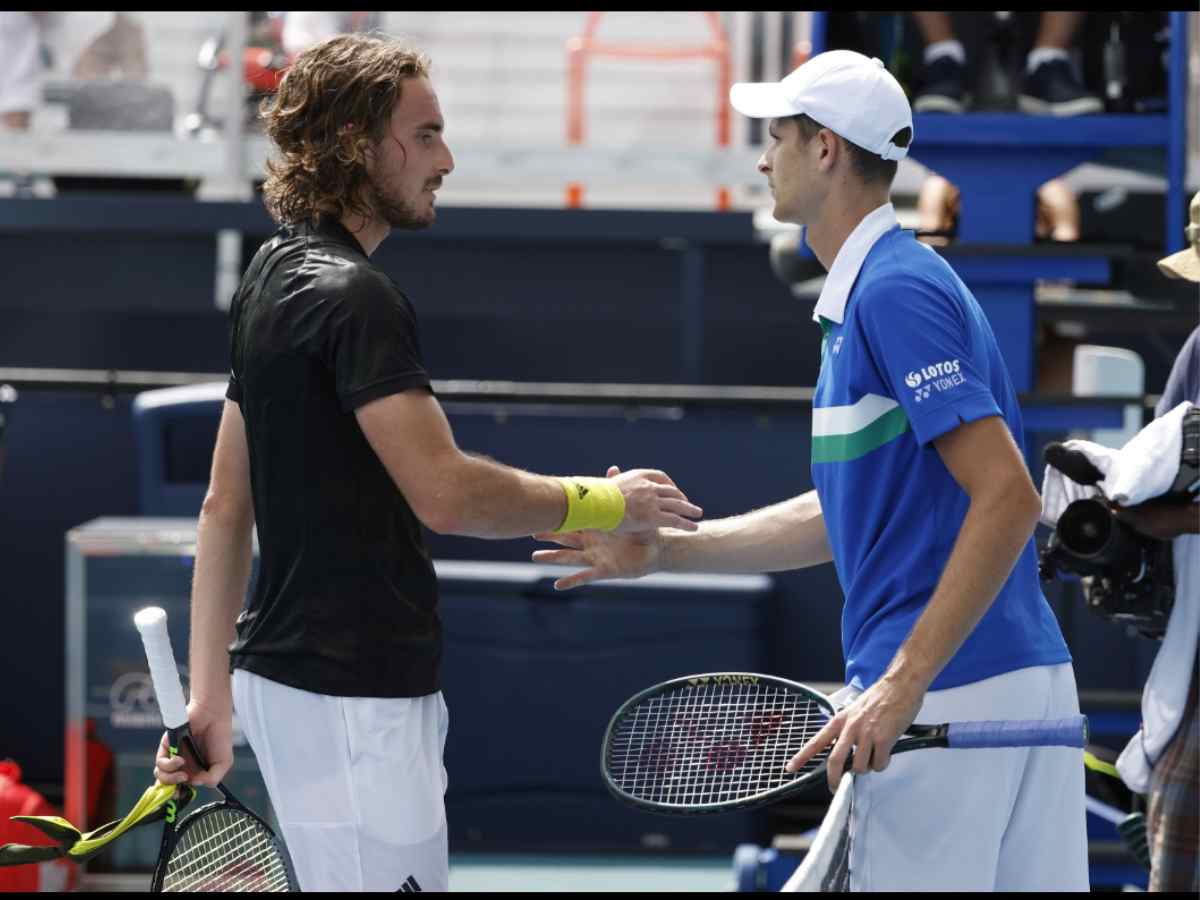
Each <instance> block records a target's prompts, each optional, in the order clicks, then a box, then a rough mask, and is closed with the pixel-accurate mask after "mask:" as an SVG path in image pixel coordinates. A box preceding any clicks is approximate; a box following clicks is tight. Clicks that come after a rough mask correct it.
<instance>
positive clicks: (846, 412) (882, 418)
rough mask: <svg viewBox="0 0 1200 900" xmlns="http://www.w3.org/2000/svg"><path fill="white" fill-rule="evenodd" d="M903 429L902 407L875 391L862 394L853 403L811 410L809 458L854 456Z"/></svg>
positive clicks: (827, 459)
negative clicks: (811, 426)
mask: <svg viewBox="0 0 1200 900" xmlns="http://www.w3.org/2000/svg"><path fill="white" fill-rule="evenodd" d="M906 431H908V416H906V415H905V414H904V408H903V407H902V406H900V404H898V403H897V402H896V401H895V400H891V399H889V398H887V397H881V396H879V395H878V394H866V395H864V396H863V398H862V399H861V400H859V401H858V402H857V403H855V404H854V405H853V406H828V407H824V408H820V409H814V410H813V432H812V433H813V441H812V461H813V462H814V463H828V462H848V461H849V460H852V459H858V458H859V457H860V456H866V455H867V454H868V453H870V452H871V451H872V450H876V449H878V448H879V447H882V446H883V445H884V444H886V443H888V441H891V440H893V439H895V438H897V437H899V436H900V435H902V434H904V432H906Z"/></svg>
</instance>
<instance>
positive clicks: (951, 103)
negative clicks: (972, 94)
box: [912, 12, 967, 113]
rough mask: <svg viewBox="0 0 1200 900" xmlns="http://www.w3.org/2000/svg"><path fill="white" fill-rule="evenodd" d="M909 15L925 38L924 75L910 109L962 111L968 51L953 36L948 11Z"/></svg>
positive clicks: (965, 96) (919, 110) (964, 104)
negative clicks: (921, 85) (919, 89)
mask: <svg viewBox="0 0 1200 900" xmlns="http://www.w3.org/2000/svg"><path fill="white" fill-rule="evenodd" d="M912 17H913V20H914V21H915V22H916V23H917V28H918V29H920V31H921V36H922V37H923V38H924V39H925V77H924V79H923V87H922V89H921V92H920V93H919V94H918V95H917V98H916V100H915V101H913V111H914V112H944V113H960V112H962V111H963V110H964V109H965V108H966V103H967V95H966V87H965V85H966V62H967V54H966V51H965V50H963V45H962V43H961V42H960V41H959V40H958V39H957V38H955V36H954V27H953V26H952V24H951V22H950V14H949V13H945V12H914V13H912Z"/></svg>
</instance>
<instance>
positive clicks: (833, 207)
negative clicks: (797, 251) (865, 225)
mask: <svg viewBox="0 0 1200 900" xmlns="http://www.w3.org/2000/svg"><path fill="white" fill-rule="evenodd" d="M888 202H889V197H888V195H887V193H880V192H878V191H870V192H867V191H861V192H856V193H855V194H854V195H852V196H845V195H843V196H840V197H839V196H836V194H830V195H829V197H827V198H826V201H825V204H824V207H823V208H822V210H821V214H820V215H819V216H818V217H817V219H816V220H815V221H814V222H812V223H811V224H810V225H808V227H807V229H806V231H805V233H804V242H805V243H806V244H808V246H809V247H810V248H811V249H812V252H813V254H814V255H815V256H816V257H817V260H818V262H820V263H821V265H822V266H824V267H825V271H826V272H828V271H829V270H830V269H831V268H833V261H834V260H835V259H837V255H838V251H840V250H841V249H842V245H843V244H845V243H846V239H847V238H849V237H850V234H851V233H852V232H853V231H854V229H855V228H857V227H858V225H859V223H860V222H862V220H863V219H865V218H866V217H867V216H868V215H870V214H871V213H872V212H874V211H875V210H877V209H878V208H879V207H881V206H883V205H884V204H885V203H888Z"/></svg>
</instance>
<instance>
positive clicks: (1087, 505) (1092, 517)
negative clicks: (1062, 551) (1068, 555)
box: [1058, 500, 1113, 557]
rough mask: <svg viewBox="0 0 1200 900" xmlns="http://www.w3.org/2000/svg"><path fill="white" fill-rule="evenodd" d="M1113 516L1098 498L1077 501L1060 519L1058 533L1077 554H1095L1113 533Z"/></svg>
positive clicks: (1088, 555) (1086, 555)
mask: <svg viewBox="0 0 1200 900" xmlns="http://www.w3.org/2000/svg"><path fill="white" fill-rule="evenodd" d="M1112 528H1113V518H1112V515H1111V514H1110V513H1109V511H1108V510H1107V509H1105V508H1104V504H1102V503H1100V502H1099V501H1097V500H1083V501H1076V502H1075V503H1072V504H1071V505H1070V506H1068V507H1067V508H1066V510H1065V511H1064V512H1063V514H1062V516H1061V517H1060V518H1059V520H1058V534H1059V537H1060V538H1061V540H1062V542H1063V546H1065V547H1066V548H1067V549H1068V550H1070V551H1071V552H1072V553H1074V554H1075V555H1076V556H1084V557H1090V556H1095V555H1096V554H1097V553H1099V552H1100V551H1101V550H1103V549H1104V545H1105V544H1107V543H1108V540H1109V537H1110V536H1111V534H1112Z"/></svg>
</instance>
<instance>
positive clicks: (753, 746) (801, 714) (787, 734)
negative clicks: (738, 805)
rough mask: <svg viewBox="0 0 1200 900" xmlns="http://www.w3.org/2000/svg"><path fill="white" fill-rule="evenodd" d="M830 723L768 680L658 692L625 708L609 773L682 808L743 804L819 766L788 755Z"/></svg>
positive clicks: (812, 704) (629, 788)
mask: <svg viewBox="0 0 1200 900" xmlns="http://www.w3.org/2000/svg"><path fill="white" fill-rule="evenodd" d="M828 720H829V712H828V711H827V709H826V708H825V707H824V706H823V705H822V704H821V703H819V702H818V701H816V700H815V699H812V698H809V697H805V696H803V695H799V694H796V693H794V692H791V691H787V690H783V689H780V688H778V687H775V686H773V685H762V684H735V683H721V684H711V683H710V684H702V685H692V686H688V687H686V688H684V689H682V690H678V691H674V692H671V693H668V694H662V695H658V696H656V697H651V698H649V699H647V700H646V701H644V702H643V703H641V704H638V705H637V706H635V707H634V708H633V709H631V710H629V711H628V712H627V713H626V716H625V717H624V719H623V720H622V721H621V722H619V723H618V725H617V726H616V728H615V729H614V733H613V738H612V740H611V741H610V745H609V749H608V768H609V774H610V776H611V777H612V779H613V781H614V783H615V784H616V785H617V787H619V788H620V789H621V790H622V791H624V792H625V793H627V794H629V795H630V796H633V797H635V798H638V799H642V800H646V801H649V802H654V803H666V804H674V805H679V806H684V807H686V806H701V805H708V804H714V803H722V802H732V801H741V800H746V799H749V798H752V797H754V796H756V795H759V794H763V793H766V792H768V791H771V790H773V789H775V788H778V787H781V786H783V785H786V784H789V783H791V782H793V781H796V780H797V779H801V778H804V777H805V776H806V775H809V774H810V773H812V772H814V771H815V770H817V769H818V768H820V767H821V766H822V765H823V763H824V761H825V758H826V756H827V755H828V753H827V752H823V753H822V754H820V755H818V756H817V757H816V758H814V759H812V760H810V761H809V762H808V763H807V764H806V765H805V766H804V767H803V769H802V770H801V771H799V772H786V771H785V770H784V766H785V765H786V764H787V762H788V760H789V759H791V757H792V756H793V755H795V753H796V752H797V751H798V750H799V749H800V748H801V747H802V746H803V745H804V744H805V742H806V741H808V739H809V738H811V737H812V736H813V735H815V734H816V733H817V732H818V731H820V730H821V728H823V727H824V726H825V723H826V722H827V721H828Z"/></svg>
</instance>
